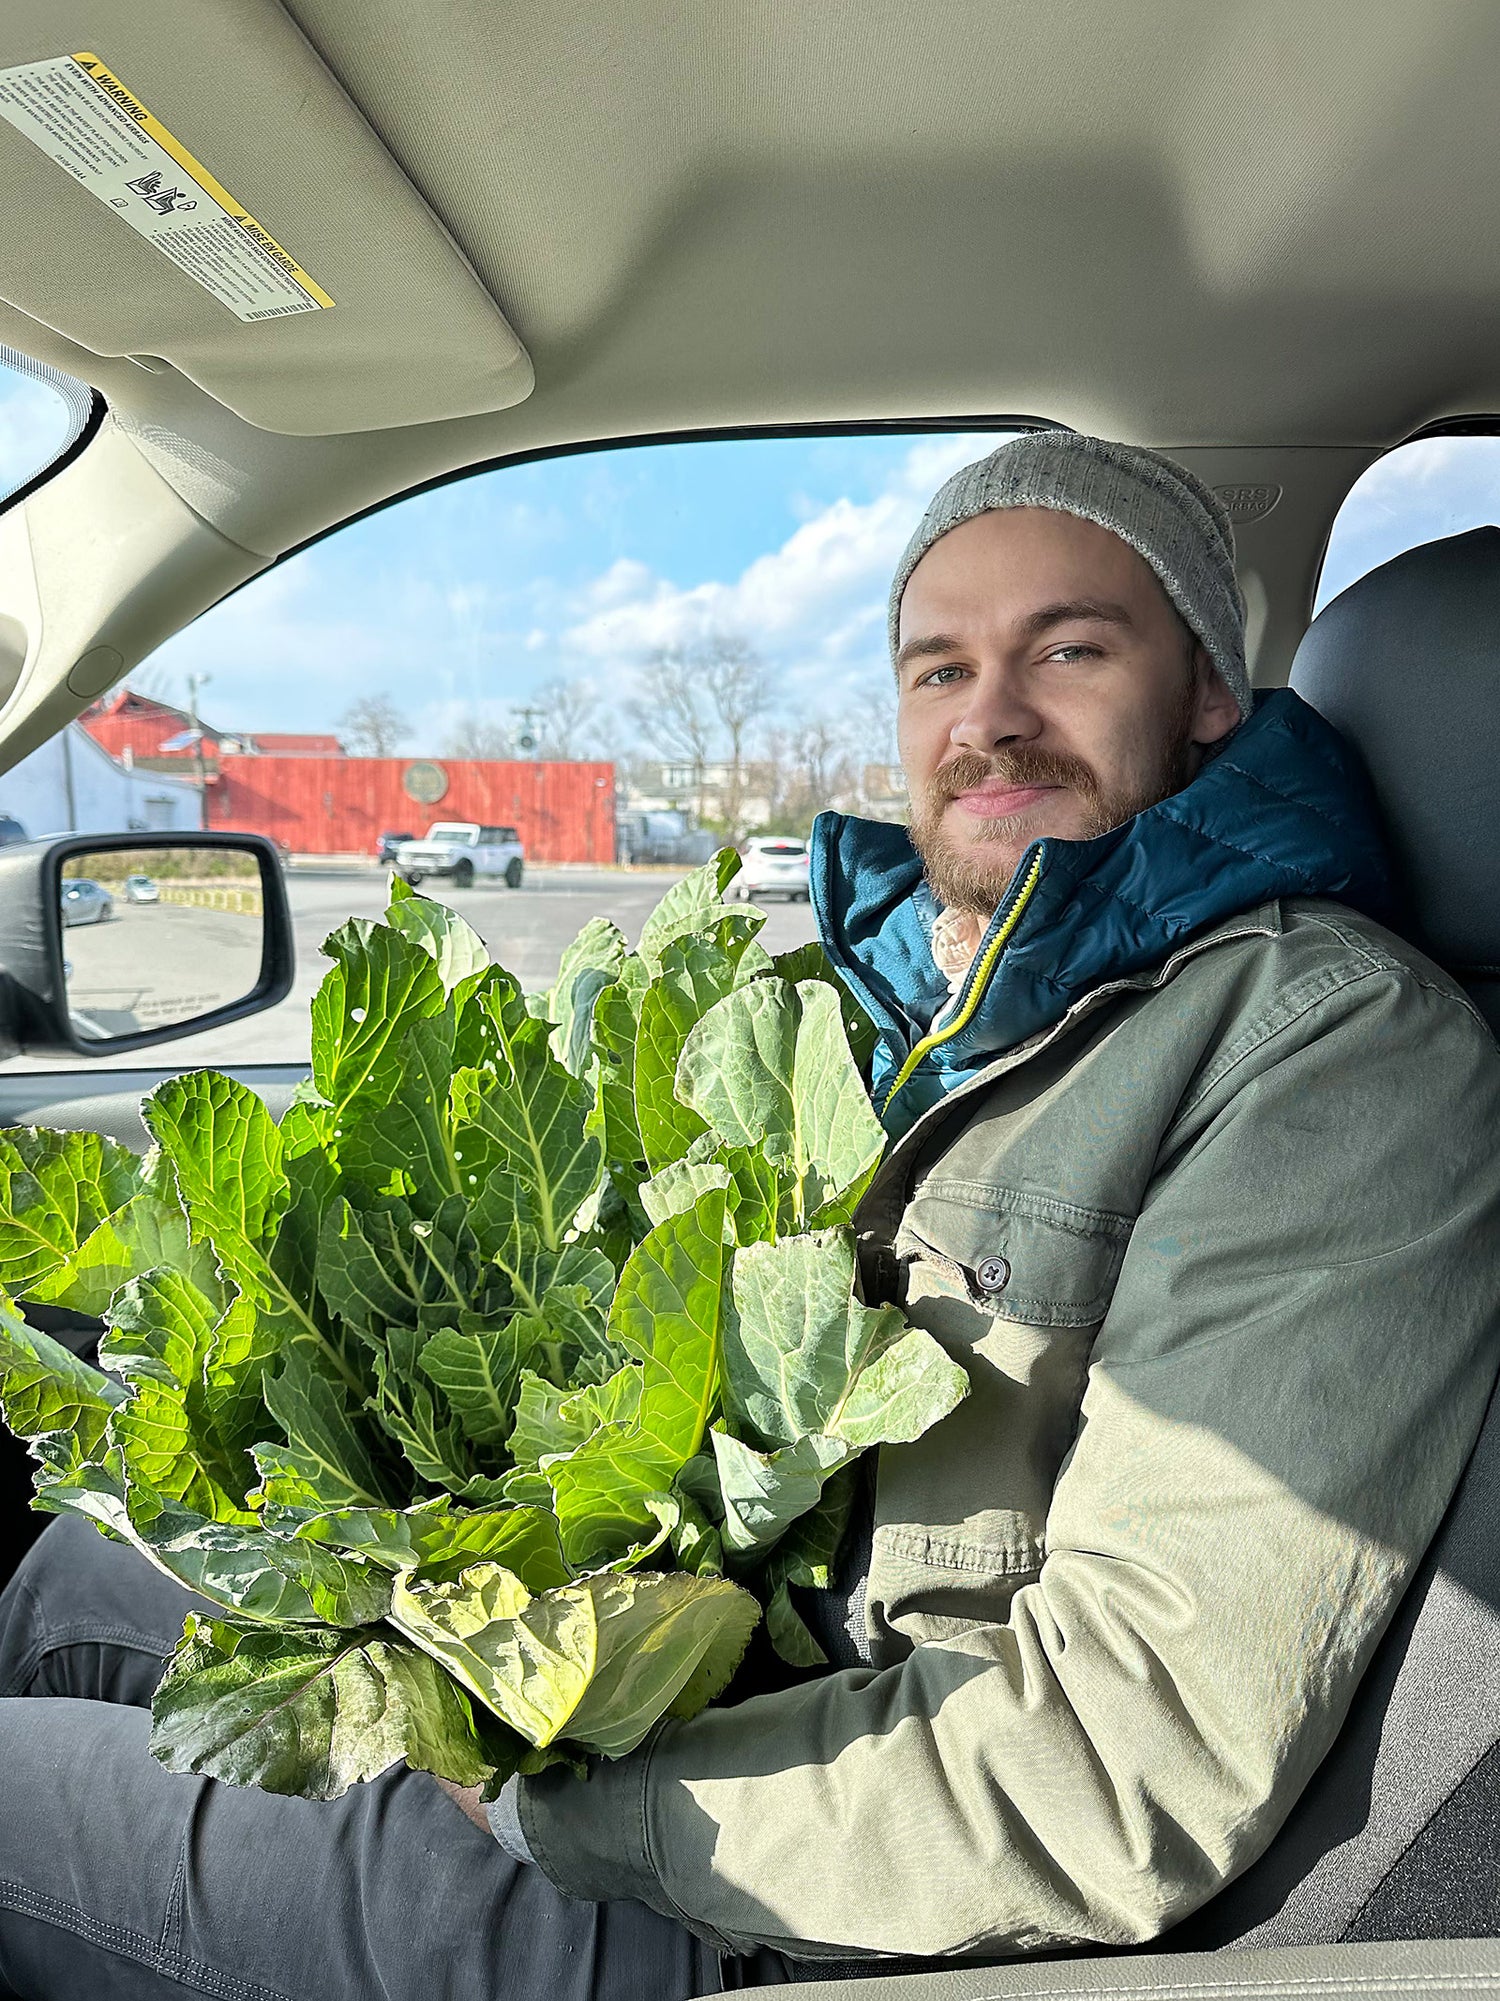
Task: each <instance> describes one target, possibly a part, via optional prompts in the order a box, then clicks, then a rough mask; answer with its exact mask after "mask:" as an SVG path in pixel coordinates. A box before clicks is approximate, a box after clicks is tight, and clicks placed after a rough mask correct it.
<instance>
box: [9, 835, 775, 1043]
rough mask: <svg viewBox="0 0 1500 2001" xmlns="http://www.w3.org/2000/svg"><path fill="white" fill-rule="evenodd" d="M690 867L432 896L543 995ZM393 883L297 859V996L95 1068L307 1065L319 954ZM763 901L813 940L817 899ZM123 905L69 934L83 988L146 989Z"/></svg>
mask: <svg viewBox="0 0 1500 2001" xmlns="http://www.w3.org/2000/svg"><path fill="white" fill-rule="evenodd" d="M682 873H683V871H681V870H673V869H639V870H630V869H582V868H566V869H563V868H558V869H545V868H539V869H528V871H527V874H526V880H525V882H524V883H523V884H522V886H521V888H520V889H518V890H513V889H507V888H505V886H504V885H503V884H494V885H492V884H489V883H481V884H476V885H475V886H474V887H473V888H472V889H466V890H452V889H449V888H448V886H447V885H446V884H443V883H440V882H430V883H424V885H423V894H424V895H427V894H432V895H435V896H438V897H440V898H441V899H442V900H443V901H445V902H448V903H450V904H451V905H452V907H453V908H454V909H455V910H458V911H460V912H462V914H463V915H464V916H465V917H466V918H467V919H468V921H469V922H470V923H471V924H472V925H473V926H474V928H475V930H476V931H477V932H478V933H479V935H480V936H481V937H482V938H483V939H484V941H485V943H486V944H487V945H488V946H489V948H490V950H491V952H492V953H493V954H494V956H495V957H496V958H497V959H498V960H499V961H500V962H501V964H502V965H504V966H507V967H508V968H509V969H510V971H511V972H512V973H514V974H515V975H516V976H517V978H518V979H519V980H520V981H521V983H522V985H523V986H524V987H526V988H527V989H528V990H535V989H537V988H540V987H546V986H550V985H551V983H552V980H553V978H554V977H555V976H556V972H557V963H558V960H559V959H560V957H561V956H562V953H563V950H564V948H565V947H566V946H567V945H568V944H570V943H571V941H572V940H573V939H574V938H575V937H576V936H577V934H578V933H579V931H581V930H582V928H583V926H584V925H585V924H586V923H587V922H588V920H589V919H590V918H591V917H596V916H605V917H611V918H613V919H614V921H615V923H616V924H618V925H619V926H620V928H621V930H622V931H623V932H624V933H625V935H626V937H627V938H628V939H629V940H630V941H631V943H632V944H634V943H635V940H636V938H637V937H638V936H639V933H640V928H641V924H642V922H643V921H644V920H645V918H646V917H647V916H648V915H649V914H650V912H651V910H652V909H653V907H654V906H655V905H656V903H657V902H658V901H659V899H660V898H661V897H662V896H663V895H665V893H666V891H667V890H668V889H669V888H670V886H671V885H672V883H673V882H675V881H676V880H677V879H678V877H679V875H681V874H682ZM386 881H387V877H386V872H385V871H384V870H383V869H377V868H375V867H374V866H373V865H372V866H370V867H368V868H358V869H354V868H342V869H337V868H333V867H328V868H318V867H317V866H315V865H308V866H305V867H299V866H294V867H293V868H292V869H291V870H290V871H289V872H288V875H287V890H288V894H289V897H290V900H291V906H292V923H293V929H294V932H295V935H296V946H297V974H296V979H295V981H294V984H293V987H292V991H291V994H290V995H289V996H288V998H287V999H286V1000H284V1001H283V1002H282V1003H281V1004H280V1006H279V1007H274V1008H269V1009H268V1010H267V1011H266V1012H265V1013H264V1014H259V1015H252V1016H250V1017H249V1019H248V1020H245V1021H241V1022H236V1023H234V1024H233V1025H232V1026H230V1027H228V1028H221V1029H216V1030H214V1031H213V1032H212V1033H210V1034H207V1035H192V1036H182V1037H180V1038H177V1039H174V1040H173V1041H170V1042H164V1043H162V1044H160V1046H159V1047H157V1048H156V1049H149V1050H142V1051H140V1052H138V1053H137V1054H135V1055H133V1056H118V1057H112V1056H105V1057H97V1058H95V1059H93V1060H92V1061H91V1062H88V1064H87V1069H88V1070H89V1071H91V1072H94V1071H99V1070H102V1069H105V1068H113V1069H143V1068H149V1069H157V1068H161V1069H170V1068H172V1067H174V1066H175V1065H178V1064H200V1063H211V1064H224V1065H231V1064H234V1065H237V1064H241V1063H306V1062H307V1060H308V1056H309V1048H308V1042H309V1028H310V1023H309V1015H308V1003H309V1002H310V1000H311V999H312V995H313V992H314V990H315V989H316V987H317V985H318V982H319V981H320V980H321V978H322V977H323V974H324V972H325V971H326V970H327V967H328V961H327V959H326V958H324V956H323V954H322V951H321V949H320V948H321V946H322V943H323V940H324V939H325V938H326V937H327V936H328V934H329V932H330V931H332V930H334V929H335V927H336V926H337V925H339V924H341V923H343V921H344V919H345V918H346V917H378V916H380V915H381V913H382V912H383V911H384V909H385V904H386ZM761 908H763V909H764V910H765V912H766V926H765V929H764V931H762V933H761V937H762V940H763V941H764V943H765V945H766V948H767V950H768V951H772V952H784V951H787V950H789V949H790V948H791V947H792V946H794V945H800V944H803V943H805V942H806V941H807V940H808V939H809V938H811V937H813V936H814V924H813V917H812V910H811V908H810V906H809V905H807V904H805V903H780V902H770V901H767V902H765V903H764V904H762V905H761ZM116 910H117V916H116V918H115V920H114V921H112V922H111V923H109V924H101V925H99V926H97V927H95V926H92V925H89V926H82V925H78V926H75V927H73V928H72V929H70V930H69V931H68V932H67V933H66V934H65V939H66V947H65V949H66V952H67V956H68V958H69V959H70V960H71V961H72V963H73V965H74V968H75V982H76V983H78V984H80V985H81V983H82V981H83V979H84V973H85V964H86V965H87V978H88V981H89V982H90V984H91V987H92V989H93V991H94V992H95V994H96V996H97V997H100V998H102V997H103V994H104V990H105V989H106V987H110V986H111V984H112V985H113V989H114V990H118V989H119V988H121V987H126V988H129V987H134V986H138V985H139V979H140V973H141V970H142V969H141V966H140V962H139V957H138V948H137V940H138V938H140V937H143V936H144V933H143V932H141V931H140V930H139V927H136V926H132V925H128V924H127V923H126V922H125V921H124V913H125V911H126V906H125V905H123V904H119V905H117V906H116ZM138 914H139V913H132V915H138ZM180 914H181V915H184V916H186V915H189V914H191V915H193V916H196V917H197V918H198V919H199V920H200V921H201V920H202V919H203V918H205V917H207V916H209V915H210V914H211V913H208V912H193V913H187V912H182V913H180ZM212 914H217V913H212ZM237 921H238V922H240V923H243V922H244V921H245V920H243V919H241V920H237ZM85 939H87V941H88V944H87V945H86V946H84V947H83V950H82V951H80V950H79V949H78V948H79V946H80V945H82V942H83V941H84V940H85ZM112 947H115V948H118V949H120V950H121V951H122V954H123V957H122V959H121V961H120V962H119V963H120V964H121V965H123V966H125V967H126V968H127V969H128V970H127V971H126V972H125V974H124V975H123V976H122V975H121V974H119V973H111V972H110V971H109V970H108V969H107V966H106V963H105V960H104V955H105V953H106V952H109V951H110V950H111V948H112ZM210 949H212V948H210ZM75 1004H79V1005H81V1004H82V995H81V993H75ZM116 1004H118V1002H116ZM136 1004H137V1005H139V1002H137V1003H136ZM83 1067H84V1059H83V1058H78V1059H76V1068H77V1069H78V1070H82V1069H83ZM63 1068H75V1065H74V1064H72V1063H69V1062H68V1061H67V1060H66V1059H59V1058H56V1057H40V1056H39V1057H19V1058H13V1059H12V1060H11V1061H10V1062H9V1063H5V1064H3V1065H0V1069H4V1070H58V1069H63Z"/></svg>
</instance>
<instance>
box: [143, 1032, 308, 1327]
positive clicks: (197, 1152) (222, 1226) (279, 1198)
mask: <svg viewBox="0 0 1500 2001" xmlns="http://www.w3.org/2000/svg"><path fill="white" fill-rule="evenodd" d="M141 1115H142V1117H143V1118H144V1119H145V1121H146V1125H147V1127H148V1129H149V1130H150V1132H151V1135H152V1137H153V1139H155V1140H156V1142H157V1144H158V1145H159V1146H160V1147H161V1150H162V1153H163V1154H164V1155H165V1157H166V1159H167V1160H168V1161H169V1162H170V1163H171V1166H172V1170H173V1174H174V1176H175V1178H176V1183H177V1193H178V1196H179V1199H180V1200H181V1202H182V1206H183V1209H184V1210H185V1211H186V1213H187V1218H188V1223H189V1226H190V1228H191V1230H192V1234H193V1236H194V1237H195V1238H199V1239H202V1238H206V1239H208V1241H209V1242H211V1243H212V1244H213V1246H214V1249H215V1250H216V1251H217V1252H218V1254H219V1259H220V1262H221V1263H222V1264H223V1265H224V1267H225V1268H226V1270H227V1271H228V1272H229V1274H230V1276H231V1277H233V1278H234V1279H235V1281H236V1282H237V1283H239V1284H241V1285H244V1284H246V1283H248V1284H250V1285H253V1286H256V1287H263V1286H264V1285H265V1284H266V1282H267V1275H268V1272H269V1266H270V1249H271V1242H272V1239H273V1238H274V1237H275V1234H276V1227H277V1224H278V1223H279V1222H280V1220H281V1215H282V1211H283V1210H284V1209H285V1208H286V1205H287V1201H288V1199H289V1197H290V1192H291V1191H290V1186H289V1183H288V1181H287V1177H286V1171H285V1169H284V1168H283V1166H282V1160H281V1134H280V1133H279V1132H278V1130H277V1128H276V1123H275V1121H274V1120H273V1119H272V1117H271V1114H270V1113H269V1112H268V1111H267V1110H266V1106H265V1101H264V1099H262V1098H260V1097H258V1096H257V1094H256V1093H255V1092H254V1091H252V1090H251V1089H250V1087H249V1086H248V1085H247V1084H241V1083H238V1082H236V1080H235V1079H234V1078H233V1077H226V1076H225V1075H224V1074H223V1072H222V1071H218V1070H190V1071H186V1072H185V1073H184V1074H183V1075H181V1076H178V1077H169V1078H168V1079H167V1081H166V1082H165V1083H164V1084H158V1085H157V1087H156V1089H155V1090H154V1091H153V1092H151V1094H150V1095H149V1097H147V1099H146V1101H145V1103H144V1104H143V1105H142V1107H141Z"/></svg>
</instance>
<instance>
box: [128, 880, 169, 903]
mask: <svg viewBox="0 0 1500 2001" xmlns="http://www.w3.org/2000/svg"><path fill="white" fill-rule="evenodd" d="M125 901H126V902H127V903H160V901H161V891H160V890H159V889H158V888H157V886H156V884H155V883H154V882H153V881H152V879H151V877H150V876H149V875H128V876H126V878H125Z"/></svg>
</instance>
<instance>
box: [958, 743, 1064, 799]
mask: <svg viewBox="0 0 1500 2001" xmlns="http://www.w3.org/2000/svg"><path fill="white" fill-rule="evenodd" d="M991 783H998V784H1001V785H1015V786H1022V785H1067V786H1071V787H1073V788H1074V789H1075V790H1076V791H1079V792H1082V793H1084V794H1085V795H1086V796H1088V797H1092V796H1093V795H1094V794H1095V793H1096V792H1097V791H1098V789H1099V787H1098V782H1097V780H1096V779H1095V777H1094V774H1093V772H1092V771H1091V770H1090V769H1089V767H1088V766H1087V765H1086V764H1085V763H1084V762H1083V760H1082V758H1079V757H1067V756H1064V755H1063V753H1062V752H1060V751H1054V750H1042V749H1040V748H1038V747H1037V746H1035V745H1032V744H1018V745H1017V746H1016V747H1015V748H1014V749H1013V750H1007V751H1000V752H997V753H995V754H994V755H992V756H989V757H986V756H984V755H983V754H982V753H981V752H979V751H977V750H961V751H958V752H956V753H955V754H954V755H953V756H952V757H950V758H949V759H948V761H947V763H946V764H940V765H939V766H938V768H937V770H936V771H935V772H934V773H933V774H932V777H931V778H930V779H929V780H928V783H927V803H928V806H929V808H931V807H940V806H946V805H947V804H948V803H949V801H950V800H953V799H956V798H957V797H958V795H959V794H960V793H961V792H973V791H977V790H978V788H979V787H980V786H982V785H986V784H991Z"/></svg>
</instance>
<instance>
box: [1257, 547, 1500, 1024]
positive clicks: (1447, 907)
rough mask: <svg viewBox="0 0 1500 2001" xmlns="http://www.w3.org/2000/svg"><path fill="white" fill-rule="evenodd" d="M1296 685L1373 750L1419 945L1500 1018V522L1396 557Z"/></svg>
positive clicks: (1354, 588) (1301, 663) (1318, 648)
mask: <svg viewBox="0 0 1500 2001" xmlns="http://www.w3.org/2000/svg"><path fill="white" fill-rule="evenodd" d="M1291 684H1292V686H1293V687H1294V688H1295V689H1296V690H1297V692H1298V694H1299V695H1301V696H1302V698H1303V700H1304V701H1306V702H1310V703H1311V704H1312V706H1313V707H1314V708H1315V709H1317V710H1319V711H1320V713H1321V714H1322V715H1324V716H1326V717H1327V719H1328V721H1329V722H1331V723H1332V724H1333V725H1334V727H1335V728H1336V729H1337V730H1339V731H1340V732H1341V733H1342V734H1343V735H1344V736H1346V737H1347V738H1348V739H1349V741H1350V742H1351V743H1352V744H1353V745H1354V746H1355V748H1356V749H1357V750H1358V751H1359V752H1360V753H1361V755H1362V756H1363V758H1364V761H1365V764H1366V765H1367V767H1368V768H1369V773H1370V778H1371V781H1372V783H1373V784H1374V787H1375V793H1376V797H1377V798H1378V800H1379V802H1380V806H1381V810H1382V813H1383V815H1384V818H1385V821H1386V826H1387V830H1388V832H1389V835H1390V842H1391V852H1392V854H1393V856H1394V858H1395V862H1396V866H1397V869H1398V871H1399V872H1400V875H1401V877H1402V878H1403V881H1402V887H1403V889H1404V891H1405V894H1406V896H1407V899H1408V904H1409V911H1410V922H1409V923H1408V924H1407V925H1406V926H1405V927H1404V928H1406V929H1407V930H1408V931H1409V932H1410V935H1411V936H1412V938H1413V940H1414V942H1416V943H1418V944H1420V945H1421V946H1422V947H1423V949H1424V950H1425V951H1427V952H1428V953H1430V954H1431V956H1432V957H1433V958H1434V959H1436V960H1437V962H1438V963H1439V965H1441V966H1444V967H1446V968H1447V970H1448V971H1449V972H1450V973H1452V974H1453V976H1454V978H1455V979H1458V980H1461V981H1462V982H1463V983H1464V985H1466V986H1467V987H1468V988H1469V989H1470V991H1471V992H1472V993H1473V994H1474V997H1475V999H1476V1000H1477V1001H1478V1002H1479V1004H1480V1006H1481V1007H1482V1008H1483V1009H1484V1011H1485V1013H1486V1014H1487V1015H1488V1016H1489V1019H1490V1021H1491V1023H1492V1024H1494V1023H1495V1022H1496V1021H1497V1019H1500V528H1473V529H1470V530H1469V532H1468V533H1467V534H1464V535H1450V536H1449V537H1448V538H1447V539H1446V540H1445V541H1442V542H1427V543H1424V544H1423V545H1422V546H1421V547H1420V548H1417V549H1409V550H1408V551H1407V552H1406V554H1405V555H1403V556H1397V557H1395V558H1394V560H1393V561H1391V562H1389V563H1383V564H1382V565H1381V566H1380V568H1379V569H1378V570H1372V571H1371V572H1370V574H1369V575H1368V576H1366V577H1361V578H1360V580H1359V582H1358V583H1355V584H1351V585H1350V586H1349V588H1348V590H1346V591H1343V592H1341V593H1340V594H1339V596H1338V597H1336V598H1335V599H1334V600H1333V602H1332V604H1330V605H1328V606H1326V607H1325V609H1324V610H1323V611H1321V612H1320V613H1319V614H1318V616H1317V617H1316V618H1315V619H1314V620H1313V622H1312V624H1311V625H1310V626H1309V627H1308V629H1307V632H1306V634H1305V636H1304V637H1303V640H1302V644H1301V645H1300V646H1299V647H1298V648H1297V657H1296V659H1295V660H1294V661H1293V663H1292V673H1291Z"/></svg>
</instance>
